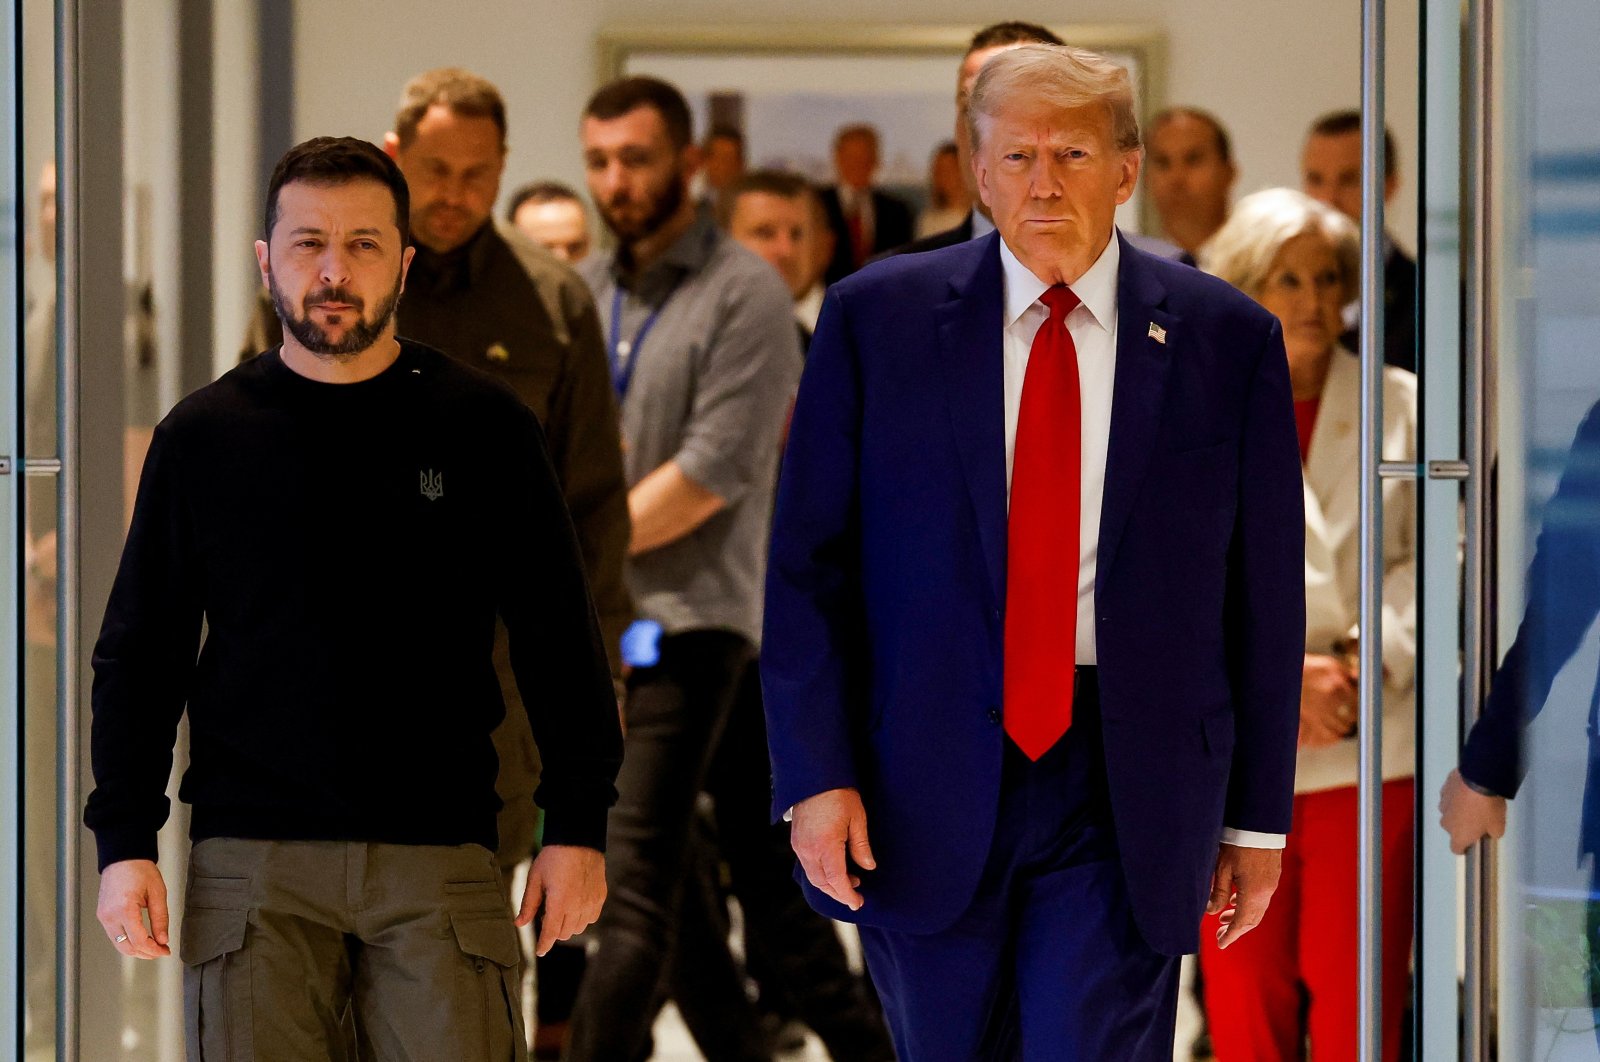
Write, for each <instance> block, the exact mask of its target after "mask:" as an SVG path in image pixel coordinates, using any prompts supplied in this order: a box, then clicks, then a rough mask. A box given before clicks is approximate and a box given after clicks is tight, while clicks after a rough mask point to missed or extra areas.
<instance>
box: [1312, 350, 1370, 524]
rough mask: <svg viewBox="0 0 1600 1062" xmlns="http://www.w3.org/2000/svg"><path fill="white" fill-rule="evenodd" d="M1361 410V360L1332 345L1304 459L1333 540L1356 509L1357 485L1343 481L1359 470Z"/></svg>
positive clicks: (1313, 489) (1353, 475)
mask: <svg viewBox="0 0 1600 1062" xmlns="http://www.w3.org/2000/svg"><path fill="white" fill-rule="evenodd" d="M1360 413H1361V363H1360V362H1359V361H1357V360H1356V359H1355V358H1353V357H1351V356H1350V355H1349V354H1347V353H1345V351H1344V350H1343V348H1338V349H1335V350H1334V352H1333V360H1332V361H1331V362H1330V363H1329V365H1328V378H1327V379H1326V380H1325V381H1323V384H1322V398H1321V401H1320V402H1319V403H1318V406H1317V423H1316V426H1315V427H1314V428H1312V429H1311V452H1310V453H1309V454H1308V455H1307V457H1306V482H1307V483H1308V484H1309V485H1310V487H1311V490H1312V492H1313V493H1314V494H1316V496H1317V497H1318V498H1319V499H1321V501H1322V511H1323V515H1324V517H1325V518H1326V521H1327V525H1328V531H1329V533H1330V534H1331V535H1332V536H1333V538H1334V539H1335V540H1337V539H1338V538H1339V537H1340V536H1341V535H1342V534H1343V532H1344V530H1345V528H1344V525H1345V524H1346V523H1347V522H1348V521H1349V518H1350V516H1351V514H1353V513H1354V511H1355V508H1356V500H1355V499H1356V488H1355V487H1354V486H1353V485H1351V484H1349V483H1348V482H1347V481H1348V480H1350V479H1352V478H1354V477H1355V475H1356V473H1357V470H1358V469H1359V468H1360V464H1359V462H1357V461H1356V460H1355V457H1356V451H1357V449H1358V448H1359V447H1358V440H1357V438H1356V433H1357V431H1358V430H1359V427H1360V424H1359V417H1360ZM1346 502H1348V505H1346V504H1345V503H1346ZM1347 509H1348V512H1347V511H1346V510H1347Z"/></svg>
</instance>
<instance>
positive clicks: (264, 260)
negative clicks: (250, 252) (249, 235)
mask: <svg viewBox="0 0 1600 1062" xmlns="http://www.w3.org/2000/svg"><path fill="white" fill-rule="evenodd" d="M256 268H257V269H259V270H261V286H262V287H264V288H270V287H271V286H272V252H271V249H270V248H269V247H268V246H267V241H266V240H257V241H256Z"/></svg>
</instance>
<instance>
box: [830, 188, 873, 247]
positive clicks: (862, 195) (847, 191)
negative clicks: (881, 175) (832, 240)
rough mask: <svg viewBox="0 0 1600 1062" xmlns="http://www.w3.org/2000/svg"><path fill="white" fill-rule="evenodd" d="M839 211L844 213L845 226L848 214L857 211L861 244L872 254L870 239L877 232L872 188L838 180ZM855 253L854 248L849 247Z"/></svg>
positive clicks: (848, 219)
mask: <svg viewBox="0 0 1600 1062" xmlns="http://www.w3.org/2000/svg"><path fill="white" fill-rule="evenodd" d="M837 187H838V190H839V211H840V213H842V214H844V220H845V224H846V227H847V228H848V226H849V223H850V215H851V214H853V213H857V212H859V214H860V216H861V245H862V246H863V247H865V248H866V249H867V256H868V257H869V258H870V257H871V256H872V241H873V239H874V238H876V236H877V234H878V212H877V211H876V210H874V209H873V204H872V189H871V188H856V187H855V186H854V185H848V184H845V183H844V182H843V181H840V182H839V184H838V186H837ZM850 253H851V254H854V253H855V248H853V247H852V248H851V249H850Z"/></svg>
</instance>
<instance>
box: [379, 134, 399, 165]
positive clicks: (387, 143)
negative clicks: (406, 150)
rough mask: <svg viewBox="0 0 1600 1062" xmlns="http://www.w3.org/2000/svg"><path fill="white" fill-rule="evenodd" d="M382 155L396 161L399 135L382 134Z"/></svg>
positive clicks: (397, 158)
mask: <svg viewBox="0 0 1600 1062" xmlns="http://www.w3.org/2000/svg"><path fill="white" fill-rule="evenodd" d="M383 153H384V154H385V155H388V156H389V157H390V158H391V159H395V160H396V161H398V160H399V158H400V134H398V133H395V132H393V131H390V132H387V133H385V134H383Z"/></svg>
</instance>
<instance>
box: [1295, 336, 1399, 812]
mask: <svg viewBox="0 0 1600 1062" xmlns="http://www.w3.org/2000/svg"><path fill="white" fill-rule="evenodd" d="M1360 409H1361V363H1360V361H1359V360H1358V359H1357V358H1356V356H1355V355H1354V354H1351V353H1350V352H1349V351H1347V350H1344V349H1342V348H1341V349H1338V350H1335V351H1334V353H1333V363H1332V364H1331V365H1330V366H1329V368H1328V378H1327V381H1326V382H1325V383H1324V384H1323V387H1322V404H1321V407H1320V408H1319V410H1318V412H1317V422H1316V426H1315V427H1314V428H1313V429H1312V433H1311V451H1310V455H1309V457H1308V460H1307V463H1306V468H1305V497H1306V652H1308V653H1327V652H1329V651H1330V650H1332V648H1333V646H1334V644H1335V643H1336V642H1338V641H1340V640H1341V639H1348V638H1356V637H1358V636H1359V634H1360V627H1359V624H1358V622H1357V620H1358V618H1359V608H1360V563H1359V561H1360V557H1359V542H1360V516H1361V514H1360V509H1359V498H1358V489H1359V479H1360V472H1359V467H1360V466H1359V456H1360V455H1359V452H1358V451H1359V445H1360ZM1383 459H1384V460H1385V461H1408V462H1412V461H1415V460H1416V459H1417V378H1416V377H1415V376H1413V375H1412V374H1411V373H1409V372H1406V371H1405V370H1404V369H1395V368H1389V367H1385V368H1384V370H1383ZM1416 550H1417V488H1416V483H1415V481H1413V480H1398V479H1390V480H1384V481H1383V666H1384V672H1385V675H1386V678H1385V681H1384V684H1383V777H1384V780H1385V781H1388V780H1390V779H1395V778H1409V777H1411V776H1412V775H1413V774H1414V773H1415V768H1416V764H1415V760H1416V712H1415V707H1416V653H1417V609H1416V590H1417V584H1416V576H1417V571H1416ZM1355 784H1356V738H1355V737H1354V736H1351V737H1350V738H1347V739H1345V740H1344V741H1341V742H1339V743H1338V744H1337V745H1332V746H1329V747H1326V748H1315V749H1313V748H1301V749H1300V754H1299V759H1298V762H1297V763H1296V767H1295V779H1294V790H1295V792H1296V793H1310V792H1314V791H1316V790H1320V789H1334V788H1338V787H1340V786H1348V785H1355Z"/></svg>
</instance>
